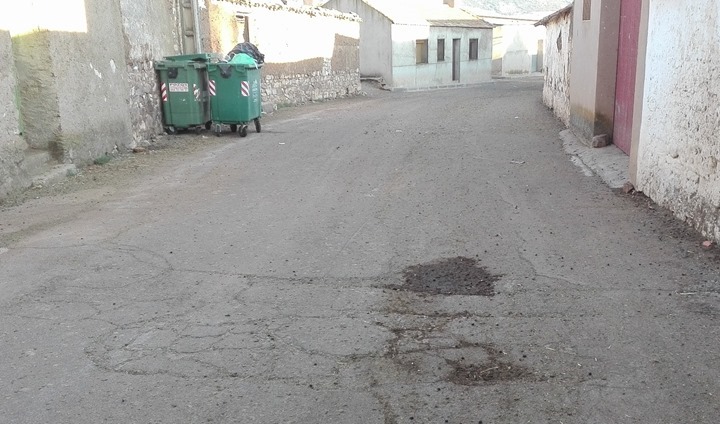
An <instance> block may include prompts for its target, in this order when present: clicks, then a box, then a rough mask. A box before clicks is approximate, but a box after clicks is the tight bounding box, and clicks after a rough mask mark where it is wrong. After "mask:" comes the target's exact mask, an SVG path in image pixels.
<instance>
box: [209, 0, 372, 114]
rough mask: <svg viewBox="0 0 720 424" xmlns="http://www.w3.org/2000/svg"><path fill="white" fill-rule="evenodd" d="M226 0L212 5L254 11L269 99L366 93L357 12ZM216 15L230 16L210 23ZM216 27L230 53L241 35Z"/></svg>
mask: <svg viewBox="0 0 720 424" xmlns="http://www.w3.org/2000/svg"><path fill="white" fill-rule="evenodd" d="M222 3H224V4H221V3H218V7H217V8H213V9H212V10H211V11H210V12H211V16H212V15H215V16H217V15H222V14H224V15H228V14H231V15H234V13H235V10H237V9H238V8H239V7H240V8H243V9H249V11H250V13H249V19H248V22H249V35H250V40H249V41H250V42H252V43H253V44H255V45H256V46H257V47H258V49H259V50H260V51H261V52H262V53H263V54H264V55H265V65H264V66H263V70H262V78H263V82H262V96H263V102H264V103H268V104H270V105H272V106H273V107H277V106H287V105H295V104H301V103H305V102H308V101H316V100H326V99H333V98H337V97H342V96H348V95H356V94H358V93H360V89H361V88H360V69H359V66H360V63H359V60H360V56H359V37H360V26H359V24H360V19H359V18H358V17H357V16H356V15H351V14H346V13H341V12H337V11H334V10H329V9H323V8H311V7H289V6H283V5H269V4H260V3H253V2H248V1H244V0H237V1H232V2H231V1H228V2H222ZM215 20H216V21H217V22H225V21H226V20H227V19H226V18H212V19H211V20H210V24H212V22H214V21H215ZM278 28H287V29H291V30H289V31H278ZM211 31H212V34H213V39H215V40H218V42H217V44H216V45H217V46H218V48H219V49H220V53H227V52H228V51H230V50H231V49H232V47H233V46H234V45H235V44H237V42H238V41H241V39H240V38H238V39H235V40H233V39H231V38H226V39H225V40H222V41H220V39H221V37H219V36H217V35H219V34H223V31H225V30H224V29H223V28H215V27H211ZM238 37H240V35H239V34H238Z"/></svg>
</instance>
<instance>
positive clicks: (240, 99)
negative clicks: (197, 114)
mask: <svg viewBox="0 0 720 424" xmlns="http://www.w3.org/2000/svg"><path fill="white" fill-rule="evenodd" d="M261 67H262V65H258V64H257V62H255V60H254V59H253V58H251V57H250V56H248V55H246V54H243V53H241V54H238V55H236V56H235V57H233V60H232V61H231V62H229V63H209V64H208V65H207V71H208V91H209V93H210V106H211V107H210V109H211V110H212V112H211V116H212V123H213V126H214V130H215V134H216V135H218V136H219V135H220V132H221V129H222V125H223V124H225V125H229V126H230V130H231V131H233V132H235V131H238V132H239V133H240V137H245V136H246V135H247V127H248V124H249V123H250V122H254V123H255V131H257V132H260V131H261V125H260V115H261V114H262V98H261V95H260V69H261Z"/></svg>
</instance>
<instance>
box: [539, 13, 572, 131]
mask: <svg viewBox="0 0 720 424" xmlns="http://www.w3.org/2000/svg"><path fill="white" fill-rule="evenodd" d="M571 20H572V11H568V13H565V14H564V15H561V16H558V17H557V18H556V19H554V20H552V21H550V22H548V23H547V25H546V26H545V28H546V42H545V54H544V57H543V61H544V65H543V73H544V76H545V84H544V85H543V102H544V103H545V105H547V106H548V107H549V108H551V109H552V110H553V112H554V113H555V116H557V117H558V118H559V119H560V120H561V121H562V122H563V123H564V124H565V125H566V126H567V125H569V123H570V51H571V49H572V39H571V37H570V31H571V28H570V25H571Z"/></svg>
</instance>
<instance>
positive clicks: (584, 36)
mask: <svg viewBox="0 0 720 424" xmlns="http://www.w3.org/2000/svg"><path fill="white" fill-rule="evenodd" d="M619 27H620V2H619V1H617V0H592V3H591V16H590V19H589V20H583V0H575V4H574V7H573V34H572V40H573V41H572V43H573V49H572V54H571V58H570V68H571V69H572V73H571V74H570V129H571V130H572V131H573V132H574V133H575V134H576V135H577V136H579V137H582V138H585V139H590V138H592V137H593V136H594V135H598V134H609V135H612V128H613V116H614V111H615V72H616V68H617V45H618V43H617V42H618V31H619Z"/></svg>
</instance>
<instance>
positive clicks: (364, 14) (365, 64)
mask: <svg viewBox="0 0 720 424" xmlns="http://www.w3.org/2000/svg"><path fill="white" fill-rule="evenodd" d="M324 7H326V8H329V9H336V10H339V11H342V12H353V13H356V14H358V15H359V16H360V19H362V22H361V23H360V74H361V75H363V76H382V77H383V78H384V79H385V80H386V81H390V80H391V79H392V43H391V41H390V40H391V22H390V20H389V19H388V18H387V17H385V15H383V14H381V13H380V12H378V11H377V10H375V9H373V8H371V7H369V6H368V5H367V4H366V3H365V2H363V1H362V0H330V1H329V2H328V3H326V4H325V6H324Z"/></svg>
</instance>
